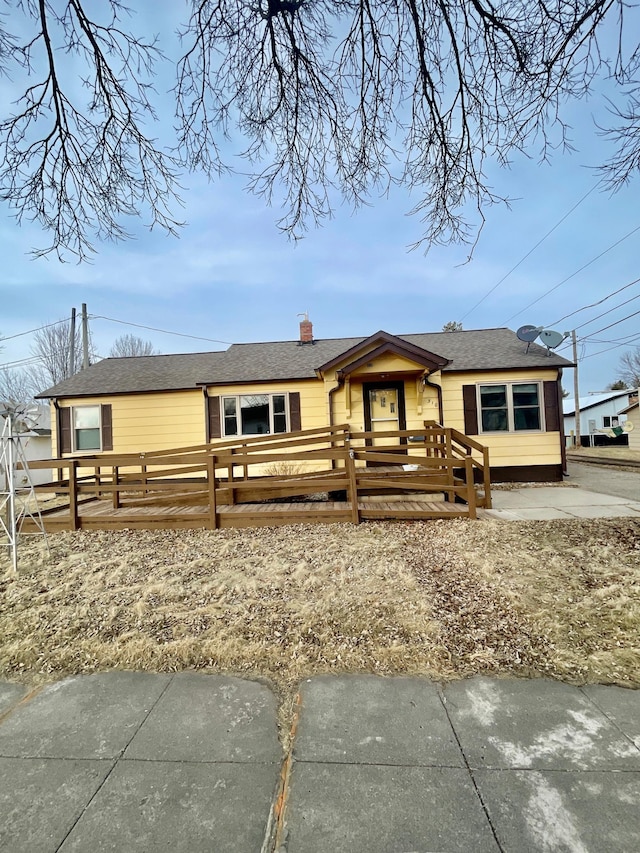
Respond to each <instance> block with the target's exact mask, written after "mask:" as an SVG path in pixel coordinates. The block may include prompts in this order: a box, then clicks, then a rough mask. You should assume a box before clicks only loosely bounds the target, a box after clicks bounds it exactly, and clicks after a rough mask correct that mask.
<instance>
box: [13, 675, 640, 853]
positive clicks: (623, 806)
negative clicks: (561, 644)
mask: <svg viewBox="0 0 640 853" xmlns="http://www.w3.org/2000/svg"><path fill="white" fill-rule="evenodd" d="M276 712H277V703H276V700H275V697H274V695H273V694H272V693H271V691H270V690H269V688H268V687H266V686H265V685H262V684H259V683H256V682H250V681H244V680H241V679H236V678H231V677H226V676H208V675H200V674H192V673H181V674H177V675H173V676H170V675H151V674H143V673H138V674H135V673H127V672H113V673H105V674H100V675H91V676H82V677H77V678H72V679H67V680H65V681H63V682H60V683H58V684H54V685H50V686H48V687H45V688H43V689H41V690H39V691H36V692H34V693H33V694H28V693H27V692H26V690H25V689H24V688H22V687H18V686H16V685H8V684H4V685H0V714H3V716H2V717H0V814H2V821H1V823H0V849H2V850H7V851H11V853H22V851H25V853H26V852H27V851H28V853H36V851H42V853H54V851H60V852H61V853H69V851H87V853H89V851H91V853H93V851H103V850H112V851H113V850H115V851H127V853H129V851H145V853H152V851H157V850H158V851H159V850H171V851H176V852H177V853H199V851H216V853H227V851H228V853H232V852H233V853H267V851H274V850H278V851H279V853H320V851H322V853H329V851H330V853H429V851H431V853H436V851H465V853H469V851H474V853H475V851H509V853H511V851H513V853H521V852H522V851H545V853H546V852H547V851H554V850H558V851H574V853H591V851H593V853H601V851H605V850H606V851H608V853H622V851H625V853H627V851H632V850H637V849H639V848H640V692H638V691H631V690H624V689H621V688H615V687H602V686H595V687H585V688H577V687H570V686H567V685H564V684H561V683H559V682H553V681H548V680H517V679H490V678H473V679H470V680H468V681H461V682H453V683H451V684H449V685H446V686H440V685H438V684H434V683H433V682H430V681H428V680H426V679H420V678H386V679H383V678H377V677H375V676H341V677H329V676H326V677H325V676H323V677H317V678H313V679H310V680H308V681H306V682H305V683H304V684H303V685H302V686H301V690H300V701H299V705H298V712H297V718H296V724H295V726H294V729H293V731H292V748H291V751H290V753H289V754H288V755H284V754H283V752H282V749H281V747H280V744H279V742H278V738H277V730H276Z"/></svg>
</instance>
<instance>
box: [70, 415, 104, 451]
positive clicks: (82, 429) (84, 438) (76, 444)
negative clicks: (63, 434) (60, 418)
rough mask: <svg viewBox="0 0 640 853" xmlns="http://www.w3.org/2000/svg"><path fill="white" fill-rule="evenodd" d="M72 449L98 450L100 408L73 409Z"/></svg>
mask: <svg viewBox="0 0 640 853" xmlns="http://www.w3.org/2000/svg"><path fill="white" fill-rule="evenodd" d="M73 449H74V450H76V451H77V450H100V406H76V407H75V408H74V409H73Z"/></svg>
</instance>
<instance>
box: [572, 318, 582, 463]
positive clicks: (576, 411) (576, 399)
mask: <svg viewBox="0 0 640 853" xmlns="http://www.w3.org/2000/svg"><path fill="white" fill-rule="evenodd" d="M571 341H572V343H573V361H574V364H575V367H574V369H573V401H574V403H575V406H574V409H573V413H574V416H575V421H576V432H575V442H576V447H577V448H578V449H580V448H581V447H582V435H581V428H580V386H579V382H578V341H577V338H576V330H575V329H574V330H573V331H572V332H571Z"/></svg>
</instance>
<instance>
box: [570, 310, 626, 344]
mask: <svg viewBox="0 0 640 853" xmlns="http://www.w3.org/2000/svg"><path fill="white" fill-rule="evenodd" d="M638 314H640V311H634V313H633V314H628V315H627V316H626V317H623V318H622V320H616V322H615V323H609V325H608V326H603V327H602V329H598V330H597V331H595V332H591V335H587V337H586V338H582V340H583V341H586V340H588V339H589V338H590V337H591V336H592V335H599V334H600V332H606V330H607V329H612V328H613V327H614V326H618V325H619V324H620V323H624V322H625V320H630V319H631V318H632V317H637V315H638Z"/></svg>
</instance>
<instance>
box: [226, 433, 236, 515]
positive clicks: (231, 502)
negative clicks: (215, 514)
mask: <svg viewBox="0 0 640 853" xmlns="http://www.w3.org/2000/svg"><path fill="white" fill-rule="evenodd" d="M233 451H234V448H233V447H230V448H229V460H230V461H229V468H228V471H229V475H228V478H227V479H228V481H229V506H233V505H234V504H235V502H236V495H235V489H234V488H233Z"/></svg>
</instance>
